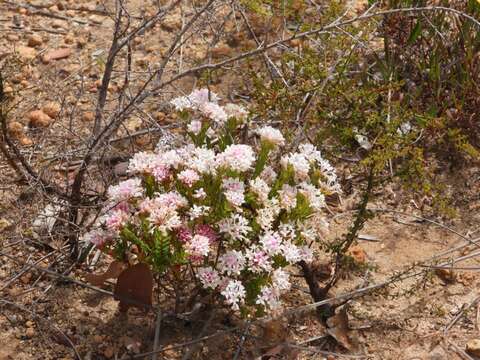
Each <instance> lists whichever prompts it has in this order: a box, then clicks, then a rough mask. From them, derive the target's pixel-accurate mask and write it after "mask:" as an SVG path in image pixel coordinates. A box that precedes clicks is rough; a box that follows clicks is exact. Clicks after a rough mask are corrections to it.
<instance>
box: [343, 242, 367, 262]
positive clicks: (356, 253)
mask: <svg viewBox="0 0 480 360" xmlns="http://www.w3.org/2000/svg"><path fill="white" fill-rule="evenodd" d="M348 255H350V256H351V257H352V258H353V259H354V260H355V262H356V263H358V264H365V263H366V262H367V254H366V253H365V250H363V249H362V248H361V247H360V246H359V245H355V246H352V247H351V248H350V250H348Z"/></svg>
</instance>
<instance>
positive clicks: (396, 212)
mask: <svg viewBox="0 0 480 360" xmlns="http://www.w3.org/2000/svg"><path fill="white" fill-rule="evenodd" d="M368 210H370V211H377V212H391V213H395V214H400V215H406V216H411V217H414V218H416V219H419V220H422V221H426V222H429V223H431V224H434V225H437V226H440V227H441V228H443V229H445V230H447V231H450V232H451V233H453V234H455V235H458V236H460V237H461V238H462V239H464V240H465V241H467V242H468V243H469V244H470V245H474V246H475V247H478V248H480V245H479V244H477V243H476V241H473V240H472V239H470V238H469V237H467V236H465V235H463V234H461V233H459V232H458V231H456V230H454V229H452V228H450V227H448V226H447V225H444V224H442V223H439V222H438V221H435V220H430V219H427V218H424V217H422V216H418V215H414V214H409V213H406V212H403V211H398V210H390V209H383V208H369V209H368Z"/></svg>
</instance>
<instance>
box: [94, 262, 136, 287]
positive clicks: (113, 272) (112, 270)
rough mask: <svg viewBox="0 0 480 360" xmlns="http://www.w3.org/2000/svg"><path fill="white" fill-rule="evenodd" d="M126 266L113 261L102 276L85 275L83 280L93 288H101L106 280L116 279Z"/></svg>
mask: <svg viewBox="0 0 480 360" xmlns="http://www.w3.org/2000/svg"><path fill="white" fill-rule="evenodd" d="M126 266H127V265H126V264H125V263H123V262H121V261H114V262H112V263H111V264H110V266H109V267H108V269H107V271H105V272H104V273H103V274H86V275H85V279H86V280H87V282H89V283H90V284H92V285H94V286H102V285H103V284H104V283H105V281H107V280H108V279H114V278H117V277H118V276H119V275H120V273H121V272H122V271H123V270H124V269H125V267H126Z"/></svg>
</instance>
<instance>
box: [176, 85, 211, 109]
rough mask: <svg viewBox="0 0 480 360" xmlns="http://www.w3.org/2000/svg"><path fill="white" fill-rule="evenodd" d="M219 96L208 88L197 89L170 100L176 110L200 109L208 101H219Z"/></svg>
mask: <svg viewBox="0 0 480 360" xmlns="http://www.w3.org/2000/svg"><path fill="white" fill-rule="evenodd" d="M218 100H219V98H218V96H217V95H216V94H215V93H213V92H210V91H209V90H208V89H196V90H193V91H192V92H191V94H190V95H188V96H180V97H177V98H175V99H173V100H171V101H170V104H172V105H173V106H174V107H175V109H176V110H178V111H181V110H185V109H198V108H199V107H200V106H201V105H203V104H205V103H207V102H217V101H218Z"/></svg>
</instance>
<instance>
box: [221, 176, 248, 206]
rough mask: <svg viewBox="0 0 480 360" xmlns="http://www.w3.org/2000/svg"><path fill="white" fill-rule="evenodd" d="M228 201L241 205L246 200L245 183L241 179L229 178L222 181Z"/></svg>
mask: <svg viewBox="0 0 480 360" xmlns="http://www.w3.org/2000/svg"><path fill="white" fill-rule="evenodd" d="M222 188H223V189H224V190H225V197H226V198H227V201H228V202H229V203H230V204H232V205H233V206H236V207H240V206H242V204H243V203H244V202H245V196H244V192H245V184H244V183H243V182H241V181H240V180H239V179H233V178H227V179H224V180H223V181H222Z"/></svg>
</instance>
